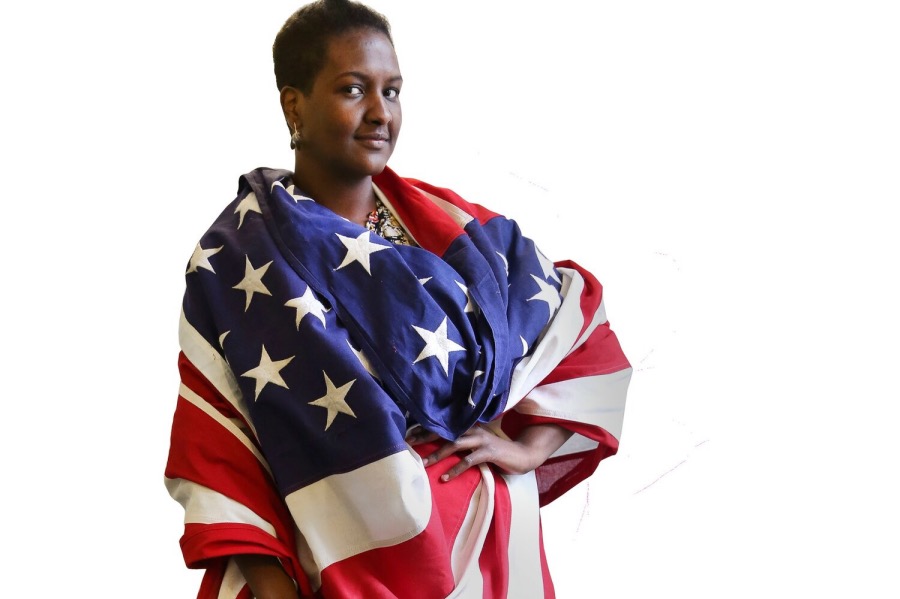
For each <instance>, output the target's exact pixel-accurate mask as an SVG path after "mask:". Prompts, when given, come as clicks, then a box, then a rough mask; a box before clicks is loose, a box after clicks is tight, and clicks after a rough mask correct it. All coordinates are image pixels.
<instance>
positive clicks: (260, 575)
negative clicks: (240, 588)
mask: <svg viewBox="0 0 900 599" xmlns="http://www.w3.org/2000/svg"><path fill="white" fill-rule="evenodd" d="M234 561H235V562H237V565H238V568H239V569H240V571H241V574H243V575H244V578H245V579H246V580H247V584H248V585H250V590H251V591H252V592H253V596H254V597H256V598H257V599H297V598H298V597H299V596H300V595H299V594H298V593H297V587H296V586H295V585H294V581H293V579H291V577H290V576H288V574H287V572H285V571H284V568H282V567H281V562H279V561H278V558H276V557H273V556H271V555H236V556H234Z"/></svg>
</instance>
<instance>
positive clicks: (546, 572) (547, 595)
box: [539, 522, 556, 599]
mask: <svg viewBox="0 0 900 599" xmlns="http://www.w3.org/2000/svg"><path fill="white" fill-rule="evenodd" d="M539 526H540V531H541V532H540V545H541V574H543V578H544V599H556V589H554V588H553V579H551V578H550V565H549V564H548V563H547V554H546V553H545V552H544V523H543V522H541V523H540V524H539Z"/></svg>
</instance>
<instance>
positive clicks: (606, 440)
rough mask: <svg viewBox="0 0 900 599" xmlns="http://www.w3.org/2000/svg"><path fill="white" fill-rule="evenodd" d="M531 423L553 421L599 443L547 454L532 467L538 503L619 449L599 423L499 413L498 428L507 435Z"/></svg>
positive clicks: (548, 499)
mask: <svg viewBox="0 0 900 599" xmlns="http://www.w3.org/2000/svg"><path fill="white" fill-rule="evenodd" d="M535 424H557V425H559V426H562V427H563V428H565V429H567V430H570V431H572V432H574V433H577V434H579V435H582V436H585V437H587V438H588V439H593V440H594V441H597V442H598V443H599V445H598V446H597V447H596V448H595V449H592V450H590V451H583V452H579V453H573V454H570V455H565V456H560V457H556V458H550V459H548V460H547V461H546V462H544V463H543V464H541V465H540V466H538V468H537V470H535V475H536V476H537V483H538V494H539V497H540V504H541V506H545V505H547V504H548V503H550V502H551V501H553V500H554V499H556V498H557V497H559V496H561V495H562V494H563V493H565V492H566V491H568V490H569V489H571V488H572V487H574V486H575V485H577V484H578V483H580V482H581V481H583V480H585V479H586V478H588V477H589V476H590V475H591V474H593V473H594V471H595V470H596V469H597V464H599V463H600V462H601V460H605V459H606V458H608V457H610V456H612V455H615V454H616V452H617V451H618V450H619V442H618V441H617V440H616V438H615V437H613V436H612V435H611V434H609V433H608V432H607V431H606V430H604V429H603V428H601V427H599V426H594V425H591V424H585V423H583V422H572V421H569V420H560V419H557V418H549V417H547V416H534V415H531V414H520V413H519V412H516V411H510V412H507V413H505V414H504V415H503V420H502V421H501V428H502V429H503V432H504V433H505V434H506V435H507V436H508V437H509V438H511V439H515V438H517V437H518V436H519V434H520V433H521V432H522V430H523V429H524V428H526V427H528V426H533V425H535Z"/></svg>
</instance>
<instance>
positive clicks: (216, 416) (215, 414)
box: [178, 383, 272, 476]
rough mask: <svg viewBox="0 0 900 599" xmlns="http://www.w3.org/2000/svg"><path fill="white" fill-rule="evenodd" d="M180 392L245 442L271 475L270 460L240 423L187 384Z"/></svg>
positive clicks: (182, 385) (182, 386) (183, 385)
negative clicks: (267, 459) (233, 420)
mask: <svg viewBox="0 0 900 599" xmlns="http://www.w3.org/2000/svg"><path fill="white" fill-rule="evenodd" d="M178 393H179V395H181V397H183V398H184V399H186V400H187V401H188V402H190V403H192V404H193V405H195V406H197V407H198V408H200V409H201V410H203V412H204V413H205V414H206V415H207V416H209V417H210V418H212V419H213V420H215V421H216V422H218V423H219V424H220V425H222V426H223V427H224V428H225V429H226V430H228V432H229V433H231V434H232V435H234V437H235V438H236V439H237V440H238V441H240V442H241V444H243V446H244V447H246V448H247V451H249V452H250V453H252V454H253V455H254V456H256V459H257V460H259V463H260V465H261V466H262V467H263V468H265V469H266V472H268V473H269V476H271V475H272V471H271V470H269V464H268V462H266V459H265V458H264V457H263V455H262V454H261V453H260V452H259V450H258V449H257V448H256V445H254V444H253V443H252V442H251V441H250V438H249V437H248V436H247V435H246V433H244V431H242V430H241V429H240V427H238V425H236V424H235V423H234V422H232V421H231V420H230V419H228V418H226V417H225V416H223V415H222V413H221V412H219V411H218V410H217V409H215V408H214V407H212V406H211V405H209V402H207V401H206V400H205V399H203V398H202V397H200V396H199V395H197V394H196V393H194V392H193V391H192V390H191V389H190V388H189V387H188V386H187V385H185V384H184V383H182V384H181V388H180V389H179V392H178Z"/></svg>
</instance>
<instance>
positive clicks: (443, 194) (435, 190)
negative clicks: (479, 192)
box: [405, 178, 501, 225]
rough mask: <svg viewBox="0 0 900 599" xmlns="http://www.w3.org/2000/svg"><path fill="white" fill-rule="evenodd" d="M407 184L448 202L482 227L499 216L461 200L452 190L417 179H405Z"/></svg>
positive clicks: (478, 205) (480, 206)
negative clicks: (474, 219) (471, 217)
mask: <svg viewBox="0 0 900 599" xmlns="http://www.w3.org/2000/svg"><path fill="white" fill-rule="evenodd" d="M405 180H406V181H407V182H409V184H411V185H412V186H413V187H416V188H418V189H423V190H425V191H427V192H428V193H430V194H431V195H435V196H437V197H439V198H441V199H442V200H444V201H446V202H450V203H451V204H453V205H454V206H456V207H457V208H459V209H460V210H462V211H463V212H465V213H466V214H469V215H471V216H473V217H475V218H476V219H477V220H478V222H479V223H481V224H482V225H483V224H485V223H486V222H488V221H489V220H491V219H492V218H497V217H498V216H501V215H500V214H498V213H496V212H494V211H492V210H488V209H487V208H485V207H484V206H482V205H480V204H473V203H471V202H467V201H466V200H464V199H462V198H461V197H460V196H459V195H458V194H457V193H456V192H455V191H453V190H452V189H447V188H446V187H436V186H434V185H431V184H430V183H425V182H424V181H419V180H418V179H411V178H406V179H405Z"/></svg>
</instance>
